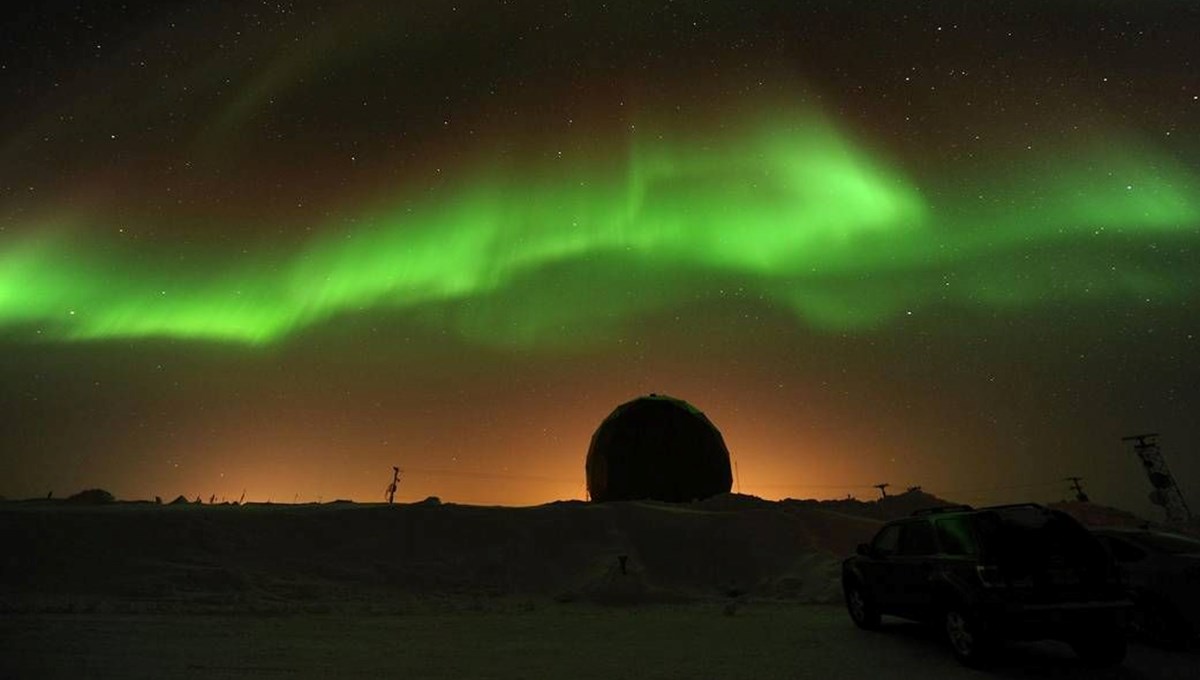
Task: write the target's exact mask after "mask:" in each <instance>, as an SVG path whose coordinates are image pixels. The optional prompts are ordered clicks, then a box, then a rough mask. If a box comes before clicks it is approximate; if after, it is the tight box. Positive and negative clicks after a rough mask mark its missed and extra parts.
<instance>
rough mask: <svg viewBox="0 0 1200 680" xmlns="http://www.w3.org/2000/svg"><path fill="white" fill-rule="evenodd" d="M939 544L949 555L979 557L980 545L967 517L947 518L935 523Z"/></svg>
mask: <svg viewBox="0 0 1200 680" xmlns="http://www.w3.org/2000/svg"><path fill="white" fill-rule="evenodd" d="M933 524H934V526H935V527H936V528H937V537H938V543H939V544H941V546H942V552H943V553H945V554H947V555H978V554H979V545H978V544H977V543H976V542H975V534H974V533H973V532H972V531H971V523H970V522H969V521H968V520H967V518H965V517H947V518H946V519H939V520H935V521H934V523H933Z"/></svg>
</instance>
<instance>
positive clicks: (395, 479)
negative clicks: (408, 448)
mask: <svg viewBox="0 0 1200 680" xmlns="http://www.w3.org/2000/svg"><path fill="white" fill-rule="evenodd" d="M398 486H400V468H398V467H395V466H393V467H392V483H391V484H388V488H387V493H386V495H387V502H388V505H391V504H392V503H395V502H396V488H397V487H398Z"/></svg>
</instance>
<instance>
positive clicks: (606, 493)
mask: <svg viewBox="0 0 1200 680" xmlns="http://www.w3.org/2000/svg"><path fill="white" fill-rule="evenodd" d="M586 472H587V488H588V496H589V497H590V498H591V499H592V500H593V501H617V500H640V499H652V500H660V501H669V502H676V503H679V502H688V501H692V500H696V499H701V498H708V497H709V496H714V495H716V494H719V493H728V492H729V490H730V488H732V486H733V474H732V471H731V469H730V466H729V450H728V449H727V448H725V440H724V439H723V438H722V437H721V433H720V431H718V430H717V428H716V426H714V425H713V424H712V422H711V421H709V419H708V418H707V417H705V415H704V414H703V413H701V412H700V411H699V410H698V409H697V408H696V407H694V406H692V405H691V404H689V403H687V402H686V401H683V400H680V399H675V398H672V397H668V396H663V395H657V394H651V395H650V396H647V397H640V398H638V399H634V400H633V401H630V402H627V403H624V404H621V405H620V406H618V407H617V408H616V409H615V410H614V411H613V412H612V413H611V414H610V415H609V416H608V417H607V418H605V419H604V422H602V423H600V427H599V428H598V429H597V430H596V433H595V434H594V435H593V436H592V444H591V447H590V448H589V449H588V454H587V462H586Z"/></svg>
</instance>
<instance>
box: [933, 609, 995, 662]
mask: <svg viewBox="0 0 1200 680" xmlns="http://www.w3.org/2000/svg"><path fill="white" fill-rule="evenodd" d="M942 630H943V632H944V633H945V635H946V640H947V641H948V642H949V643H950V649H951V650H953V651H954V657H955V658H957V659H958V660H959V662H961V663H962V664H963V665H965V666H970V667H972V668H979V667H981V666H986V665H987V664H988V662H989V661H991V659H992V656H993V652H994V650H995V642H994V641H993V640H992V638H991V637H990V636H989V635H988V634H987V631H986V630H984V628H983V626H981V625H980V623H979V618H978V617H976V616H975V615H974V614H973V613H972V612H971V611H970V610H969V609H967V608H966V607H962V606H958V605H952V606H950V607H947V608H946V609H945V610H944V611H943V612H942Z"/></svg>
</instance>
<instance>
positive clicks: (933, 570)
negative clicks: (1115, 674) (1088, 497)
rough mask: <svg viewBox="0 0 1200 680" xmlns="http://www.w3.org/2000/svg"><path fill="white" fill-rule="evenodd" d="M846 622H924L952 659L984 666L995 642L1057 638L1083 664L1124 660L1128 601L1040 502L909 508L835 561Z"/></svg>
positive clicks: (1092, 552) (1096, 554)
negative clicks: (940, 636) (942, 638)
mask: <svg viewBox="0 0 1200 680" xmlns="http://www.w3.org/2000/svg"><path fill="white" fill-rule="evenodd" d="M842 588H843V591H844V592H845V595H846V606H847V608H848V609H849V611H850V618H852V619H853V620H854V623H855V624H857V625H858V626H859V627H861V628H868V629H869V628H875V627H877V626H878V625H879V617H880V615H881V614H891V615H895V616H901V617H904V618H908V619H914V620H918V621H925V622H930V623H934V624H936V625H938V626H940V627H941V628H942V629H944V631H945V634H946V637H947V638H948V640H949V642H950V645H951V647H952V648H953V649H954V654H955V656H957V657H958V659H959V660H960V661H962V662H963V663H966V664H968V665H978V664H982V663H984V662H986V660H987V659H988V658H989V657H990V655H991V652H993V651H994V650H995V648H996V644H997V643H998V642H999V641H1001V640H1005V639H1010V640H1016V639H1020V640H1036V639H1045V638H1051V639H1057V640H1063V641H1066V642H1068V643H1070V644H1071V645H1072V646H1073V647H1074V648H1075V651H1076V653H1077V654H1079V656H1080V657H1082V658H1083V659H1084V660H1085V661H1087V662H1090V663H1093V664H1096V665H1113V664H1118V663H1120V662H1121V661H1122V660H1123V659H1124V658H1125V634H1124V632H1125V631H1124V628H1125V622H1126V620H1127V618H1128V615H1129V610H1130V606H1131V603H1130V601H1129V600H1128V599H1127V597H1126V594H1125V591H1124V589H1123V588H1122V586H1121V583H1120V580H1119V578H1118V576H1117V571H1116V568H1115V565H1114V564H1113V561H1112V558H1111V557H1110V556H1109V554H1108V552H1107V551H1106V550H1105V548H1104V547H1103V546H1102V545H1101V544H1100V543H1099V541H1097V540H1096V539H1095V538H1094V537H1093V536H1091V535H1090V534H1089V533H1088V532H1087V530H1086V529H1084V528H1083V526H1081V525H1080V524H1079V523H1078V522H1076V521H1075V520H1074V519H1072V518H1071V517H1069V516H1068V515H1066V514H1064V513H1062V512H1059V511H1056V510H1051V509H1049V508H1045V507H1043V506H1040V505H1034V504H1023V505H1000V506H993V507H986V508H979V509H974V508H971V507H969V506H965V505H963V506H953V507H947V508H935V509H932V510H923V511H917V512H916V513H914V515H913V516H912V517H910V518H907V519H902V520H896V521H892V522H888V523H887V524H886V525H884V527H883V528H882V529H880V530H879V533H877V534H876V535H875V538H874V539H873V540H872V541H871V543H870V544H863V545H860V546H858V554H857V555H855V556H853V557H850V558H848V559H847V560H846V561H845V562H844V563H843V564H842Z"/></svg>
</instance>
